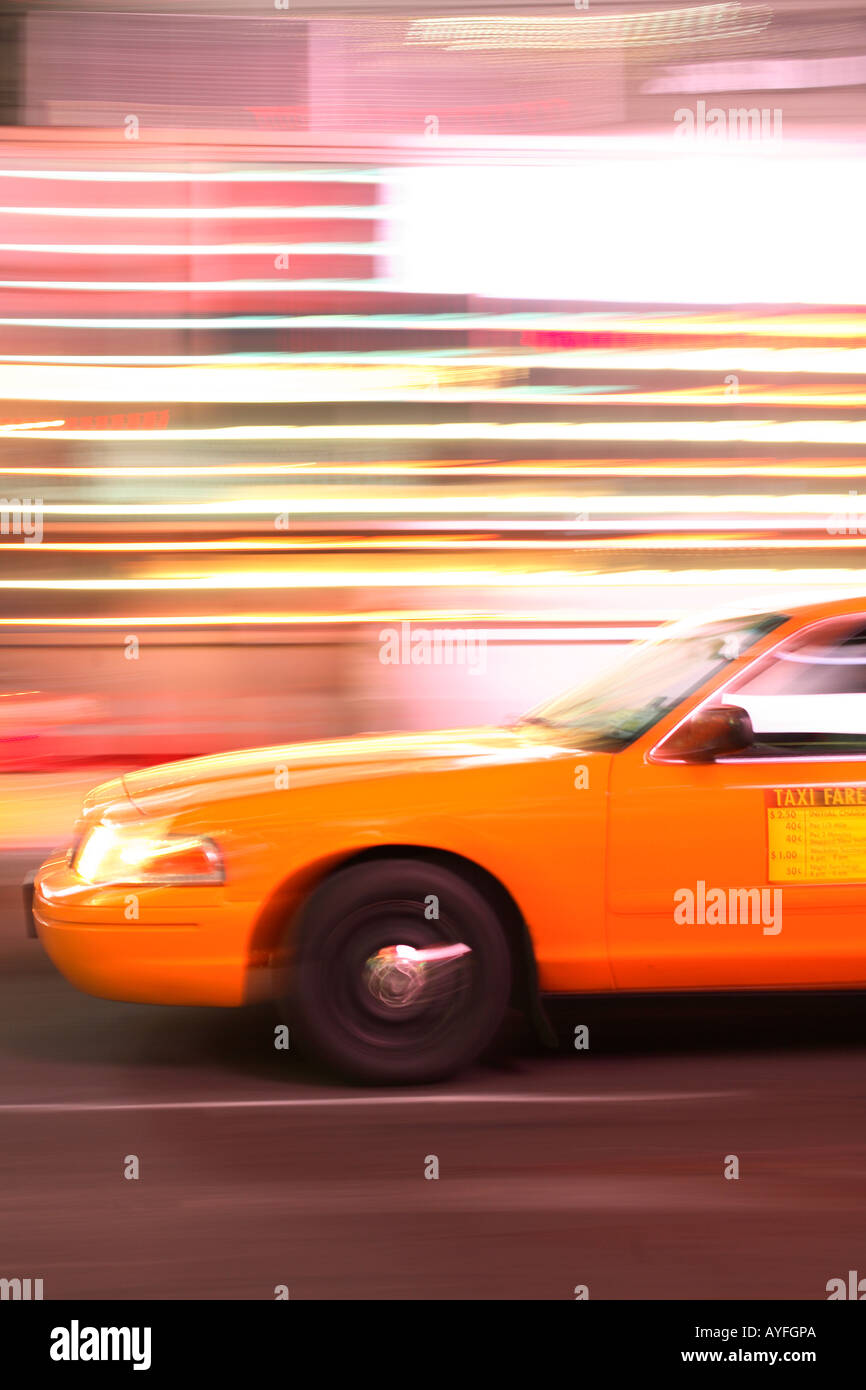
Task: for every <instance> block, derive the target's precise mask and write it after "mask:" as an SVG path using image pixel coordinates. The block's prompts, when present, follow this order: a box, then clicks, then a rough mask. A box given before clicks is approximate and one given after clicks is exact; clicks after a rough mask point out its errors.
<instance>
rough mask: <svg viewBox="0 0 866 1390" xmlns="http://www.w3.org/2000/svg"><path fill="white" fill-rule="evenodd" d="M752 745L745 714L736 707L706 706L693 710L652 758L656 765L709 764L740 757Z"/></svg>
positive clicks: (749, 723)
mask: <svg viewBox="0 0 866 1390" xmlns="http://www.w3.org/2000/svg"><path fill="white" fill-rule="evenodd" d="M754 742H755V731H754V729H753V728H752V721H751V719H750V718H749V715H748V713H747V712H746V710H744V709H741V708H740V706H739V705H710V706H705V707H704V708H702V709H697V710H695V712H694V714H690V715H689V717H688V719H686V720H685V721H684V722H683V723H682V724H681V725H680V726H679V728H678V729H675V730H674V732H673V733H672V734H671V735H670V737H669V738H666V739H665V740H664V742H663V743H661V744H660V745H659V747H658V748H656V749H655V750H654V752H653V754H652V761H653V762H656V763H711V762H712V761H713V760H714V759H715V758H721V757H724V756H725V755H726V754H730V753H742V752H743V751H744V750H745V749H746V748H751V746H752V744H753V743H754Z"/></svg>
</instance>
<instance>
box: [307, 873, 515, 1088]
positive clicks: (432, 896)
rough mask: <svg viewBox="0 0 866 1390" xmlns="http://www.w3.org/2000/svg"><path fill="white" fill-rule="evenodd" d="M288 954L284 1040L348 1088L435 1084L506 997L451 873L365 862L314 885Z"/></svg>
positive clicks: (462, 885)
mask: <svg viewBox="0 0 866 1390" xmlns="http://www.w3.org/2000/svg"><path fill="white" fill-rule="evenodd" d="M291 954H292V958H293V965H292V969H291V974H290V983H289V987H288V997H287V999H286V1001H285V1005H286V1014H287V1018H288V1021H289V1024H290V1026H291V1028H292V1030H293V1036H294V1037H295V1038H296V1039H297V1041H298V1042H299V1044H300V1046H301V1048H302V1050H304V1051H306V1052H308V1053H309V1054H311V1055H312V1056H314V1057H316V1058H318V1059H320V1060H321V1061H323V1062H325V1063H326V1064H327V1065H328V1066H329V1067H332V1068H333V1069H335V1070H336V1071H338V1072H340V1073H342V1074H343V1075H345V1076H349V1077H351V1078H353V1079H355V1080H360V1081H366V1082H375V1083H379V1084H382V1083H394V1084H399V1083H403V1084H412V1083H420V1082H427V1081H436V1080H440V1079H441V1078H442V1077H445V1076H449V1075H451V1074H452V1073H453V1072H455V1071H458V1070H459V1069H460V1068H461V1067H464V1066H467V1065H468V1064H469V1063H470V1062H472V1061H473V1060H474V1059H475V1058H476V1057H477V1056H478V1055H479V1053H481V1052H482V1051H483V1049H484V1048H485V1047H486V1046H487V1044H488V1043H489V1042H490V1041H491V1039H492V1038H493V1036H494V1034H495V1033H496V1031H497V1029H498V1028H499V1026H500V1024H501V1022H502V1018H503V1015H504V1013H505V1010H506V1007H507V1005H508V999H509V995H510V991H511V959H510V953H509V949H508V944H507V941H506V938H505V933H504V931H503V929H502V926H501V924H500V922H499V920H498V918H497V916H496V913H495V911H494V910H493V908H492V907H491V905H490V903H489V902H488V901H487V899H486V898H485V897H484V895H483V893H482V892H481V891H480V890H479V889H478V888H476V887H475V886H474V884H472V883H470V882H469V881H468V880H466V879H464V878H462V877H461V876H460V874H458V873H455V872H454V871H453V870H451V869H449V868H446V867H445V866H443V865H439V864H432V863H427V862H426V861H424V860H420V859H376V860H366V861H362V862H361V863H358V864H354V865H349V866H347V867H346V868H345V869H340V870H338V871H337V872H336V873H335V874H333V875H332V876H331V877H330V878H327V879H325V880H324V882H322V883H321V884H320V885H319V886H318V888H316V889H315V891H314V892H313V893H312V894H311V896H310V897H309V899H308V900H307V902H306V903H305V905H304V907H303V908H302V910H301V914H300V919H299V920H298V922H297V924H296V930H295V932H294V937H293V941H292V945H291Z"/></svg>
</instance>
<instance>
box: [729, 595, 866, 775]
mask: <svg viewBox="0 0 866 1390" xmlns="http://www.w3.org/2000/svg"><path fill="white" fill-rule="evenodd" d="M722 701H723V703H725V704H728V705H740V706H741V707H742V708H743V709H745V710H747V711H748V714H749V716H750V718H751V720H752V726H753V728H754V730H755V746H754V748H753V749H751V750H749V753H748V754H746V755H745V756H752V757H755V756H763V757H767V756H773V754H776V755H778V756H779V757H792V756H794V757H796V756H801V757H812V758H814V757H821V756H823V755H831V754H836V755H838V756H845V755H851V756H863V757H866V614H858V615H857V616H856V617H852V616H850V615H848V616H847V617H845V618H833V619H831V620H830V621H828V622H825V623H820V624H818V625H816V626H815V627H812V628H809V629H808V630H807V631H806V632H802V633H798V634H797V635H796V636H795V637H792V638H791V639H790V641H788V642H785V643H784V644H783V645H782V646H781V647H778V648H777V649H776V650H775V651H773V652H770V653H769V654H768V655H767V656H765V657H762V658H761V660H760V661H758V662H757V664H756V665H755V666H753V667H752V669H751V670H750V671H747V672H745V673H744V674H743V675H742V676H739V677H735V679H734V680H733V681H731V683H730V685H728V686H727V687H726V689H725V692H724V694H723V696H722Z"/></svg>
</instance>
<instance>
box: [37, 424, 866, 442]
mask: <svg viewBox="0 0 866 1390" xmlns="http://www.w3.org/2000/svg"><path fill="white" fill-rule="evenodd" d="M20 433H21V438H22V439H41V438H43V437H45V438H53V437H54V435H53V434H52V433H51V432H50V431H49V432H44V431H42V430H25V431H21V432H20ZM63 437H64V439H70V440H103V441H106V442H108V441H115V440H123V441H127V442H129V443H135V442H136V441H139V440H140V441H142V442H143V441H147V442H148V443H156V442H157V441H159V442H162V443H187V442H191V441H196V440H201V441H206V440H213V441H219V440H241V441H246V442H251V441H253V440H262V441H265V442H270V441H274V440H280V439H284V440H297V441H303V440H348V441H360V440H375V441H378V442H379V443H382V444H385V443H387V442H388V441H395V442H402V441H406V440H420V441H422V442H425V443H435V442H437V441H440V442H454V443H463V442H467V441H472V440H477V441H479V442H482V443H494V444H495V443H500V444H505V443H509V442H511V441H517V442H522V441H524V440H529V441H533V442H536V443H540V442H542V441H549V442H551V443H561V444H568V443H575V442H579V441H582V440H585V441H586V442H588V443H597V442H599V441H602V440H609V441H610V442H612V443H625V442H633V443H647V444H649V443H656V442H658V443H674V442H681V443H687V444H700V443H707V444H722V443H730V444H756V445H759V446H760V445H766V444H856V445H861V444H866V420H789V421H784V422H779V421H774V420H737V421H727V420H713V421H706V422H704V421H696V420H684V421H679V420H641V421H635V422H634V423H631V424H629V423H623V422H621V421H613V420H611V421H591V422H585V423H580V424H572V423H570V422H558V421H553V422H541V421H525V422H521V423H516V424H510V423H509V424H503V423H498V422H494V421H490V422H487V423H479V422H474V421H473V422H467V423H448V424H421V425H409V424H401V425H386V424H380V425H361V424H357V425H277V424H273V425H222V426H214V427H212V428H195V427H192V428H190V429H185V430H184V429H181V430H177V429H159V430H110V429H105V430H78V429H76V430H64V432H63Z"/></svg>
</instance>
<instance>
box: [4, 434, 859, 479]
mask: <svg viewBox="0 0 866 1390" xmlns="http://www.w3.org/2000/svg"><path fill="white" fill-rule="evenodd" d="M50 423H54V422H50ZM64 437H65V436H64ZM6 476H10V477H27V478H43V477H44V478H171V479H176V480H178V481H182V480H184V479H187V478H212V477H216V478H232V479H234V478H239V477H246V478H271V477H286V478H290V479H292V478H304V479H306V478H320V477H322V476H327V477H329V478H368V477H369V478H377V479H378V478H394V479H397V480H400V481H407V480H411V479H412V478H427V479H435V480H437V481H447V479H448V478H452V477H454V478H484V479H489V478H530V479H535V480H540V479H550V480H551V481H556V480H557V479H561V478H577V479H585V478H622V479H629V478H660V479H661V478H744V477H745V478H751V477H755V478H784V479H788V478H815V479H819V478H841V479H845V478H848V479H850V478H863V477H864V468H863V464H862V463H861V462H853V463H848V462H845V461H844V460H839V459H835V458H819V459H799V460H796V461H794V462H791V463H788V462H779V461H776V460H773V459H749V458H743V459H732V460H728V459H725V460H710V459H703V460H700V461H699V462H693V461H691V460H688V459H683V460H682V461H679V460H673V459H670V460H666V459H660V460H658V461H653V462H651V463H647V462H643V461H641V460H635V461H632V460H630V459H623V460H622V461H620V462H619V463H611V462H609V461H607V460H605V461H600V460H599V459H573V460H570V461H561V460H558V459H531V460H528V459H524V460H520V461H515V462H511V463H509V462H502V461H501V460H498V459H471V460H443V461H442V462H441V463H433V464H427V463H419V462H417V461H416V460H414V459H406V460H397V459H394V460H389V461H388V462H385V463H330V462H321V463H244V462H239V463H227V464H223V463H214V464H208V465H199V464H146V465H142V464H118V465H116V466H113V465H106V464H94V465H93V466H87V467H80V466H78V465H70V466H69V467H68V468H67V467H60V468H57V467H52V466H49V465H44V466H40V465H39V464H34V465H33V466H32V467H27V466H21V465H17V464H16V465H8V466H7V465H3V464H0V477H6Z"/></svg>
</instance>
